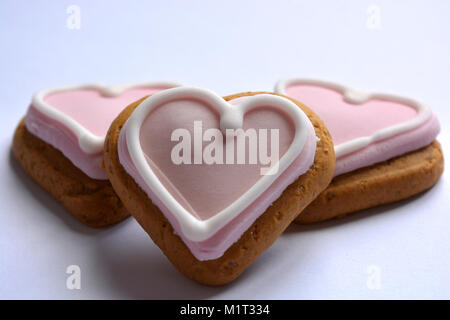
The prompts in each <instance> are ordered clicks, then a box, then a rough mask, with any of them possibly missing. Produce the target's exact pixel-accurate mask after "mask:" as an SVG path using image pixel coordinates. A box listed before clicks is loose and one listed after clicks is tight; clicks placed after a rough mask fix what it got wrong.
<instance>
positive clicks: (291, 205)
mask: <svg viewBox="0 0 450 320" xmlns="http://www.w3.org/2000/svg"><path fill="white" fill-rule="evenodd" d="M261 93H266V92H259V93H251V92H247V93H241V94H237V95H232V96H228V97H225V100H231V99H236V98H239V97H243V96H252V95H256V94H261ZM144 99H145V98H144ZM291 100H292V99H291ZM142 101H143V99H141V100H139V101H137V102H135V103H133V104H131V105H130V106H128V107H127V108H126V109H125V110H124V111H123V112H122V113H121V114H120V115H119V116H118V117H117V118H116V119H115V121H114V122H113V123H112V125H111V127H110V129H109V132H108V134H107V136H106V140H105V167H106V171H107V173H108V176H109V178H110V181H111V183H112V185H113V187H114V189H115V190H116V192H117V194H118V195H119V197H120V198H121V200H122V202H123V203H124V205H125V207H126V208H127V209H128V211H129V212H130V213H131V214H132V215H133V216H134V217H135V218H136V220H137V221H138V222H139V224H140V225H141V226H142V227H143V228H144V230H145V231H146V232H147V233H148V234H149V235H150V237H151V238H152V239H153V241H154V242H155V243H156V245H157V246H158V247H159V248H160V249H161V250H162V251H163V253H164V254H165V255H166V256H167V258H168V259H169V260H170V261H171V262H172V263H173V264H174V266H175V267H176V268H177V269H178V270H179V271H180V272H181V273H183V274H184V275H185V276H187V277H188V278H190V279H192V280H194V281H197V282H199V283H202V284H207V285H223V284H226V283H229V282H231V281H232V280H234V279H235V278H237V277H238V276H239V275H240V274H241V273H242V272H243V271H244V270H245V269H246V268H247V267H248V266H249V265H250V264H252V263H253V262H254V261H255V260H256V258H257V257H258V256H259V255H261V253H262V252H263V251H264V250H266V249H267V248H268V247H270V245H272V243H273V242H274V241H275V240H276V239H277V238H278V236H280V235H281V233H282V232H283V231H284V230H285V229H286V228H287V226H288V225H289V224H290V223H291V222H292V221H293V219H294V218H295V217H296V216H297V215H298V214H299V213H300V212H301V211H302V210H303V209H304V208H305V207H306V206H307V205H308V204H309V203H310V202H311V201H312V200H313V199H314V198H315V197H316V196H317V195H318V194H319V193H320V192H321V191H322V190H324V189H325V188H326V187H327V185H328V184H329V183H330V181H331V179H332V176H333V172H334V164H335V155H334V148H333V144H332V141H331V137H330V134H329V132H328V130H327V129H326V127H325V125H324V124H323V122H322V121H321V120H320V119H319V118H318V117H317V116H316V115H315V114H314V113H313V112H312V111H311V110H310V109H308V108H307V107H305V106H304V105H302V104H301V103H299V102H297V101H294V100H292V101H294V103H296V104H297V105H298V106H299V107H300V108H301V109H302V110H303V111H304V112H305V114H306V115H307V116H308V117H309V119H310V120H311V122H312V124H313V125H314V128H315V131H316V135H317V137H319V138H320V140H319V141H318V142H317V150H316V155H315V159H314V164H313V165H312V166H311V168H310V169H309V170H308V171H307V172H306V173H305V174H303V175H302V176H300V177H299V178H298V179H297V180H296V181H295V182H294V183H292V184H291V185H290V186H289V187H288V188H286V190H285V191H284V192H283V194H282V195H281V197H280V198H278V199H277V200H276V201H275V202H274V203H273V204H272V205H271V206H270V207H269V208H268V209H267V210H266V211H265V212H264V213H263V214H262V215H261V216H260V217H259V218H258V219H257V220H256V221H255V222H254V223H253V224H252V225H251V227H250V228H249V229H247V231H246V232H244V234H243V235H242V236H241V237H240V238H239V240H238V241H236V242H235V243H234V244H233V245H232V246H231V247H230V248H228V250H227V251H226V252H225V253H224V254H223V255H222V256H221V257H220V258H218V259H214V260H206V261H199V260H197V259H196V258H195V257H194V256H193V255H192V253H191V252H190V250H189V249H188V247H187V246H186V245H185V244H184V242H183V241H182V240H181V238H180V237H179V236H177V235H176V234H175V233H174V230H173V228H172V226H171V224H170V223H169V221H168V220H167V219H166V218H165V216H164V215H163V214H162V212H161V211H160V210H159V208H158V207H157V206H155V205H154V204H153V203H152V201H151V200H150V199H149V198H148V196H147V195H146V193H145V192H144V191H143V190H142V189H141V188H140V187H139V186H138V185H137V183H136V182H135V181H134V179H133V178H132V177H131V176H130V175H129V174H128V173H127V172H126V171H125V170H124V168H123V167H122V165H121V164H120V162H119V157H118V151H117V144H118V138H119V134H120V130H121V129H122V126H123V125H124V123H125V121H126V120H127V119H128V118H129V117H130V115H131V113H132V112H133V111H134V109H135V108H136V107H137V106H138V105H139V104H140V103H141V102H142Z"/></svg>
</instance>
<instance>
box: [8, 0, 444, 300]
mask: <svg viewBox="0 0 450 320" xmlns="http://www.w3.org/2000/svg"><path fill="white" fill-rule="evenodd" d="M72 4H75V5H78V6H79V8H80V9H81V29H80V30H71V29H69V28H67V27H66V20H67V18H68V16H69V15H68V14H67V13H66V9H67V7H68V6H69V5H72ZM372 4H374V5H376V6H377V8H378V9H379V10H380V11H379V12H380V16H379V17H380V20H379V21H380V24H379V25H378V27H377V25H376V21H375V28H373V26H374V25H373V24H370V21H373V20H371V17H372V19H375V20H377V19H376V17H374V16H373V15H372V16H371V14H370V12H372V13H373V11H370V9H368V8H369V7H370V5H372ZM368 10H369V13H368ZM375 11H376V10H375ZM449 15H450V2H449V1H444V0H440V1H438V0H435V1H429V0H428V1H411V0H408V1H373V2H369V1H362V0H359V1H261V0H259V1H242V0H240V1H231V0H228V1H206V0H205V1H193V0H190V1H110V0H109V1H98V0H97V1H76V0H73V1H1V2H0V99H1V102H0V108H1V109H0V110H1V117H0V149H1V150H0V177H1V181H0V297H1V298H65V299H72V298H74V299H79V298H167V299H170V298H189V299H190V298H199V299H203V298H214V299H216V298H218V299H232V298H236V299H241V298H249V299H291V298H293V299H304V298H306V299H311V298H327V299H328V298H332V299H334V298H344V299H347V298H362V299H366V298H375V299H379V298H447V299H448V298H450V285H449V284H450V274H449V270H450V250H449V249H450V232H449V231H448V230H449V224H450V209H449V207H450V200H449V194H450V185H449V180H450V174H449V172H450V171H449V170H446V171H445V172H444V175H443V177H442V178H441V180H440V181H439V182H438V184H437V185H436V186H435V187H434V188H433V189H431V190H430V191H428V192H426V193H424V194H422V195H420V196H417V197H414V198H413V199H410V200H407V201H402V202H400V203H396V204H393V205H388V206H383V207H381V208H376V209H372V210H366V211H364V212H361V213H359V214H357V215H354V216H352V217H350V218H347V219H343V220H338V221H332V222H328V223H323V224H317V225H313V226H291V227H289V229H288V230H287V231H286V232H285V234H284V235H282V236H281V237H280V238H279V239H278V240H277V241H276V243H275V244H274V245H273V246H272V247H271V248H270V249H269V250H268V251H266V252H265V253H264V254H263V255H262V256H261V257H260V258H259V259H258V260H257V261H256V262H255V263H254V264H253V265H252V266H251V267H250V268H248V269H247V271H246V272H245V273H244V274H243V275H242V276H241V277H240V278H239V279H238V280H237V281H235V282H234V283H232V284H230V285H227V286H224V287H219V288H210V287H204V286H201V285H198V284H196V283H193V282H191V281H190V280H188V279H186V278H184V277H183V276H182V275H181V274H180V273H179V272H178V271H176V270H175V268H174V267H173V266H172V265H171V264H170V263H169V262H168V260H167V259H166V258H165V257H164V256H163V254H162V253H161V252H160V251H159V249H158V248H157V247H156V246H155V245H154V244H153V242H152V241H151V239H150V238H149V237H148V236H147V234H146V233H145V232H144V231H143V230H142V229H141V228H140V227H139V226H138V224H137V223H136V222H135V221H134V220H133V219H131V218H130V219H128V220H126V221H125V222H123V223H120V224H119V225H116V226H114V227H112V228H108V229H103V230H94V229H90V228H87V227H85V226H83V225H81V224H80V223H79V222H78V221H76V220H75V219H73V218H72V217H71V216H69V214H68V213H67V212H65V211H64V209H63V208H62V207H61V206H60V205H59V204H57V203H56V202H55V201H54V200H53V199H52V198H51V197H50V196H49V195H47V194H46V193H45V192H44V191H43V190H42V189H41V188H40V187H38V186H37V185H36V184H35V183H34V182H32V181H31V180H30V179H29V178H28V177H27V176H26V175H25V174H24V173H23V171H22V170H21V168H20V167H19V166H18V164H17V163H16V162H15V161H14V159H13V158H12V157H11V153H10V147H11V138H12V134H13V131H14V128H15V126H16V124H17V123H18V121H19V119H20V118H21V117H22V116H23V115H24V113H25V112H26V109H27V106H28V104H29V102H30V99H31V96H32V94H33V93H34V92H35V91H37V90H39V89H43V88H47V87H52V86H60V85H75V84H80V83H85V82H101V83H105V84H117V83H126V82H135V81H155V80H156V81H157V80H174V81H179V82H182V83H184V84H187V85H196V86H202V87H207V88H210V89H212V90H215V91H216V92H218V93H219V94H223V95H226V94H232V93H237V92H241V91H249V90H271V89H272V88H273V86H274V84H275V82H276V81H277V80H278V79H280V78H284V77H289V76H301V77H313V78H319V79H326V80H332V81H336V82H341V83H343V84H346V85H349V86H353V87H356V88H359V89H363V90H376V91H385V92H390V93H397V94H401V95H406V96H411V97H414V98H417V99H419V100H421V101H424V102H425V103H427V104H428V105H429V106H430V107H431V108H432V109H433V110H434V111H435V113H436V114H437V115H438V116H439V118H440V121H441V126H442V131H441V134H440V136H439V140H440V142H441V143H442V145H443V148H444V152H445V156H446V159H450V136H449V132H450V131H449V125H450V123H449V120H450V111H449V108H450V41H449V39H450V19H449ZM368 19H369V20H368ZM368 21H369V26H372V27H367V24H368ZM72 264H76V265H79V266H80V267H81V272H82V279H81V290H68V289H67V288H66V278H67V276H68V275H67V274H66V273H65V271H66V268H67V266H68V265H72Z"/></svg>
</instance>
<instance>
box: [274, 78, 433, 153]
mask: <svg viewBox="0 0 450 320" xmlns="http://www.w3.org/2000/svg"><path fill="white" fill-rule="evenodd" d="M295 84H300V85H301V84H305V85H315V86H321V87H325V88H330V89H332V90H335V91H338V92H340V93H342V96H343V98H344V100H345V101H346V102H348V103H353V104H362V103H364V102H367V101H369V100H372V99H380V100H388V101H393V102H398V103H402V104H406V105H408V106H411V107H413V108H415V109H416V110H417V115H416V116H415V117H414V118H412V119H410V120H408V121H405V122H402V123H398V124H396V125H392V126H389V127H386V128H383V129H380V130H378V131H376V132H375V133H374V134H372V135H370V136H365V137H360V138H356V139H353V140H350V141H347V142H344V143H341V144H339V145H337V146H334V151H335V154H336V158H339V157H342V156H345V155H347V154H349V153H352V152H354V151H357V150H360V149H362V148H364V147H366V146H368V145H369V144H371V143H373V142H377V141H380V140H384V139H387V138H390V137H393V136H395V135H397V134H400V133H403V132H406V131H409V130H411V129H415V128H417V127H420V126H421V125H422V124H424V123H425V122H426V121H428V120H429V119H430V118H431V115H432V113H431V110H430V109H429V108H428V107H427V106H425V105H424V104H422V103H420V102H418V101H416V100H413V99H410V98H406V97H401V96H397V95H392V94H385V93H376V92H362V91H358V90H355V89H353V88H350V87H346V86H344V85H341V84H337V83H333V82H328V81H322V80H314V79H304V78H288V79H283V80H280V81H278V82H277V84H276V85H275V92H276V93H280V94H284V95H286V96H287V94H286V88H287V87H288V86H290V85H295ZM292 98H294V99H295V97H292ZM300 102H301V101H300ZM313 111H314V110H313Z"/></svg>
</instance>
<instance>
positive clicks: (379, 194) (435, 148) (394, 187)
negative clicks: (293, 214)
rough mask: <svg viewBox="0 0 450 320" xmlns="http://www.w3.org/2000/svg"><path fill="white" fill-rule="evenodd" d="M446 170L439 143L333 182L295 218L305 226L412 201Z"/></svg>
mask: <svg viewBox="0 0 450 320" xmlns="http://www.w3.org/2000/svg"><path fill="white" fill-rule="evenodd" d="M443 170H444V157H443V155H442V150H441V146H440V144H439V142H437V141H434V142H432V143H431V144H430V145H428V146H426V147H424V148H422V149H419V150H417V151H413V152H410V153H407V154H405V155H402V156H399V157H396V158H393V159H390V160H388V161H384V162H381V163H379V164H375V165H372V166H370V167H367V168H361V169H359V170H356V171H354V172H349V173H346V174H343V175H341V176H337V177H336V178H334V179H333V181H332V182H331V184H330V185H329V186H328V188H326V189H325V190H324V191H323V192H322V193H321V194H320V195H319V196H318V197H317V198H316V199H315V200H314V201H313V202H312V203H311V204H310V205H309V206H308V207H307V208H306V209H305V210H304V211H303V212H302V213H301V214H300V215H299V216H298V217H297V218H296V219H295V222H297V223H301V224H306V223H314V222H320V221H324V220H329V219H333V218H337V217H343V216H345V215H347V214H349V213H353V212H356V211H359V210H362V209H367V208H371V207H375V206H378V205H381V204H386V203H391V202H394V201H398V200H402V199H406V198H409V197H411V196H413V195H415V194H418V193H420V192H423V191H425V190H427V189H429V188H431V187H432V186H433V185H434V184H435V183H436V182H437V181H438V179H439V177H440V176H441V174H442V172H443Z"/></svg>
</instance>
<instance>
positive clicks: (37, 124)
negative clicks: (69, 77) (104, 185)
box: [25, 86, 167, 180]
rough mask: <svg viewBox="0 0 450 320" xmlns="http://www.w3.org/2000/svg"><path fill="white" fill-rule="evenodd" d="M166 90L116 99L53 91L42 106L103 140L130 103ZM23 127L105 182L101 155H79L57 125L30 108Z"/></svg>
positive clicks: (92, 92)
mask: <svg viewBox="0 0 450 320" xmlns="http://www.w3.org/2000/svg"><path fill="white" fill-rule="evenodd" d="M164 89H167V87H163V86H148V87H135V88H130V89H128V90H125V91H124V92H122V93H121V94H120V95H117V96H105V95H103V94H102V93H101V92H100V90H98V89H75V90H64V91H55V92H52V93H49V94H48V95H46V96H45V97H44V99H43V100H44V102H45V103H47V104H49V105H50V106H51V107H53V108H55V109H56V110H58V111H60V112H62V113H64V114H65V115H67V116H69V117H70V118H72V119H73V120H75V121H77V122H78V123H79V124H81V125H82V126H83V127H84V128H85V129H87V130H88V131H90V132H91V133H92V134H94V135H96V136H98V137H102V138H104V137H105V136H106V133H107V131H108V128H109V125H110V124H111V122H112V121H113V120H114V119H115V117H117V115H118V114H119V113H120V112H121V111H122V110H123V109H124V108H125V107H126V106H127V105H129V104H130V103H132V102H133V101H136V100H138V99H139V98H142V97H144V96H146V95H149V94H153V93H156V92H159V91H161V90H164ZM25 124H26V127H27V129H28V131H30V132H31V133H32V134H34V135H35V136H37V137H38V138H40V139H41V140H43V141H45V142H47V143H49V144H50V145H52V146H53V147H55V148H56V149H58V150H60V151H61V152H62V153H63V154H64V155H65V156H66V157H67V158H68V159H69V160H70V161H71V162H72V163H73V164H74V165H75V166H76V167H78V168H79V169H80V170H81V171H83V172H84V173H85V174H86V175H88V176H89V177H91V178H93V179H101V180H106V179H108V177H107V175H106V172H105V171H104V170H103V169H102V167H101V162H102V160H103V152H98V153H95V154H89V153H86V152H85V151H83V150H82V149H81V147H80V144H79V142H78V137H77V136H76V135H75V134H74V132H73V131H72V130H71V129H70V128H69V127H68V126H67V125H66V124H65V123H64V122H62V121H59V120H57V119H55V118H53V117H51V116H49V115H47V114H45V112H43V111H42V110H39V109H38V108H37V107H36V106H33V105H30V107H29V108H28V112H27V115H26V119H25Z"/></svg>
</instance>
